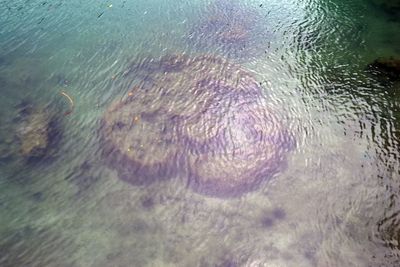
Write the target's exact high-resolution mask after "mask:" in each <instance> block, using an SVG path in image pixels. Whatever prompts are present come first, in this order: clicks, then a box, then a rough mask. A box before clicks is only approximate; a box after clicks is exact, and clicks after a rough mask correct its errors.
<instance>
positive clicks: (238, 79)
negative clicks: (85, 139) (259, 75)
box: [101, 55, 294, 197]
mask: <svg viewBox="0 0 400 267" xmlns="http://www.w3.org/2000/svg"><path fill="white" fill-rule="evenodd" d="M129 74H132V75H133V76H134V81H133V83H132V88H133V89H132V91H130V92H129V93H128V95H127V96H126V97H124V98H123V99H122V100H117V101H115V102H113V103H112V104H111V105H110V107H109V108H108V110H107V111H106V113H105V114H104V117H103V120H102V126H101V136H102V140H103V142H104V151H103V155H104V156H105V158H106V162H107V164H108V166H110V167H111V168H113V169H116V170H117V172H118V175H119V177H120V178H121V179H122V180H124V181H127V182H129V183H132V184H148V183H151V182H154V181H156V180H161V179H168V178H170V177H174V176H177V175H179V176H181V177H185V178H187V183H188V185H189V187H191V188H192V189H194V190H195V191H197V192H200V193H202V194H206V195H212V196H220V197H225V196H226V197H229V196H238V195H241V194H243V193H244V192H248V191H250V190H253V189H255V188H256V187H257V185H258V184H259V183H260V182H262V181H264V180H266V179H268V178H270V177H271V176H272V175H274V174H275V173H276V172H277V171H279V170H280V168H281V167H282V166H284V165H285V164H284V163H285V154H286V152H287V151H288V150H290V149H291V148H292V147H293V144H294V141H293V138H292V137H291V135H290V134H289V133H288V131H286V130H285V128H284V126H283V125H282V124H281V123H280V122H279V120H278V118H277V117H276V115H275V113H274V111H273V110H270V109H269V108H268V107H267V104H266V102H265V99H264V98H263V94H262V88H261V87H260V85H259V84H258V82H257V81H256V79H255V78H254V77H253V75H252V74H251V73H250V72H248V71H246V70H245V69H243V68H242V67H241V66H239V65H236V64H233V63H231V62H229V61H227V60H224V59H222V58H218V57H214V56H209V55H205V56H197V57H193V58H190V57H187V56H184V55H177V56H166V57H164V58H161V60H159V61H151V60H149V61H142V62H140V63H139V64H137V65H135V64H133V65H132V66H131V67H130V69H129V71H127V72H126V75H129Z"/></svg>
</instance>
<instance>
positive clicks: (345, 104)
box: [0, 0, 400, 267]
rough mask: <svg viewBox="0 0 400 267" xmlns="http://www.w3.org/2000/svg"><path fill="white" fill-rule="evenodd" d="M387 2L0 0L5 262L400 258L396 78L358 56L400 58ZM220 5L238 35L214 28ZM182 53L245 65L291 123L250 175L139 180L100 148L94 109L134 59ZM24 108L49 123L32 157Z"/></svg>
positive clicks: (99, 111) (120, 92)
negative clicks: (206, 188) (278, 149)
mask: <svg viewBox="0 0 400 267" xmlns="http://www.w3.org/2000/svg"><path fill="white" fill-rule="evenodd" d="M383 2H384V1H383V0H382V1H378V0H370V1H361V0H357V1H351V2H349V1H339V0H335V1H319V0H308V1H305V0H304V1H301V0H299V1H296V0H290V1H286V2H281V1H264V0H260V1H245V0H241V1H237V2H235V3H230V2H229V1H224V0H222V1H218V0H216V1H211V0H210V1H181V0H178V1H172V0H170V1H166V0H152V1H122V0H116V1H91V0H89V1H80V0H70V1H62V0H59V1H43V0H42V1H35V0H31V1H28V0H25V1H22V0H18V1H6V0H5V1H1V2H0V25H2V26H1V27H0V90H1V93H2V97H1V99H0V103H1V104H0V153H1V154H0V266H7V267H8V266H41V267H43V266H57V267H63V266H68V267H72V266H74V267H81V266H93V267H102V266H268V267H269V266H398V265H399V263H400V260H399V258H398V257H399V248H400V245H399V244H398V242H400V237H399V236H400V234H399V233H400V226H399V222H398V221H399V219H400V217H399V215H398V210H399V207H400V206H399V203H398V196H399V193H400V192H399V188H400V187H399V178H400V171H399V167H400V166H399V138H400V132H399V128H400V102H399V101H400V95H399V94H400V91H399V90H400V85H399V82H398V81H397V83H396V82H395V83H394V84H382V83H381V82H379V81H378V79H376V77H374V76H371V75H369V73H368V72H367V71H365V68H366V66H367V65H368V64H370V63H371V62H372V61H374V60H375V59H376V58H378V57H390V56H393V57H397V58H399V57H400V49H399V47H400V45H399V44H400V33H399V30H398V29H399V28H400V18H397V19H396V15H393V13H391V14H388V12H387V10H385V8H383V7H382V3H383ZM215 10H217V11H218V12H222V13H217V14H218V15H221V14H225V15H226V17H227V18H229V19H228V22H229V23H232V24H233V25H245V26H243V28H241V32H240V33H237V35H235V36H233V37H232V36H231V35H229V34H228V35H221V34H220V33H219V29H221V28H224V27H225V25H224V24H223V23H222V24H218V23H214V22H209V21H213V19H214V20H215V18H214V17H213V15H215V12H216V11H215ZM395 14H396V13H395ZM397 14H398V13H397ZM222 17H224V16H222ZM217 21H218V20H217ZM204 23H205V24H204ZM207 23H208V24H207ZM238 27H239V26H238ZM228 29H229V28H228ZM228 33H231V32H229V31H228ZM241 34H243V35H241ZM216 36H217V37H218V38H220V37H221V36H224V38H227V39H223V41H221V39H218V38H217V37H216ZM238 36H239V37H238ZM241 36H244V37H241ZM229 38H234V41H233V42H232V43H229V40H230V39H229ZM235 38H236V39H235ZM242 38H243V39H242ZM243 40H244V41H243ZM182 54H184V55H185V56H187V57H189V58H196V57H199V56H201V55H203V54H207V55H212V56H216V57H218V58H222V59H224V60H227V61H229V62H233V63H232V64H236V65H237V66H240V68H242V69H244V70H246V71H249V72H251V73H252V75H253V76H254V79H256V80H257V82H258V83H259V84H260V88H261V89H262V93H263V95H264V96H265V102H263V105H264V106H266V107H267V108H268V109H270V110H272V111H273V113H274V114H276V118H277V119H278V120H279V123H280V125H282V127H283V128H285V129H287V131H288V132H289V133H290V136H292V137H293V144H292V146H291V148H290V149H288V151H287V153H285V160H282V162H279V164H277V165H279V168H278V170H276V171H274V173H273V174H271V175H269V176H268V177H267V178H266V179H264V181H263V182H262V183H260V184H257V187H256V188H252V190H248V191H246V192H245V193H243V194H241V195H239V196H236V197H228V198H224V197H218V196H213V195H207V194H202V193H199V192H197V191H196V190H192V188H191V187H190V186H188V184H190V181H188V180H189V179H188V177H186V176H185V175H180V176H178V175H177V177H173V178H171V179H167V180H166V179H159V180H158V179H156V182H153V183H149V184H140V185H134V184H131V183H129V182H126V181H123V180H122V179H120V178H121V177H119V176H120V175H119V173H118V171H117V170H116V168H112V166H111V167H110V166H109V165H108V164H107V163H105V160H104V158H105V156H104V152H103V147H104V142H103V140H102V128H101V124H102V120H104V117H105V116H106V115H107V114H109V113H110V109H109V106H110V105H112V103H114V102H115V101H116V100H117V101H118V100H119V99H123V98H124V97H125V96H126V95H127V94H129V92H130V91H131V90H132V87H133V85H134V83H133V82H132V81H134V80H135V79H138V75H139V74H138V72H136V70H135V68H133V67H132V66H135V64H139V63H140V62H158V61H159V60H160V58H162V57H163V56H168V55H182ZM139 65H140V64H139ZM226 66H228V64H227V65H226ZM172 67H173V66H172ZM204 69H205V72H206V73H207V72H208V71H210V70H208V69H207V66H205V67H204ZM227 69H228V70H227V72H229V71H230V70H229V68H227ZM142 71H143V70H142ZM178 73H179V72H178ZM153 74H154V73H153V72H151V71H149V72H148V75H149V76H153ZM167 77H169V76H168V75H167ZM193 77H198V75H197V74H196V73H195V72H194V73H193ZM186 81H187V80H186ZM184 82H185V81H184ZM177 83H178V82H177ZM179 88H181V87H179ZM61 92H65V93H66V94H67V95H68V96H70V97H72V99H73V104H74V107H73V110H72V112H71V113H70V114H68V115H66V114H65V113H66V112H68V111H69V110H70V108H71V107H70V102H69V99H68V98H67V97H66V96H65V95H62V94H61ZM21 103H25V104H22V105H21ZM26 103H28V104H26ZM29 105H32V106H34V107H35V108H34V110H39V111H40V112H44V114H47V116H50V117H51V118H52V120H54V122H55V124H54V125H55V126H54V132H55V133H54V136H53V138H52V141H51V142H50V141H49V143H48V148H47V149H46V150H45V152H44V155H41V157H38V158H35V159H27V157H26V155H25V156H24V155H23V150H22V148H21V143H23V141H24V140H25V141H26V139H24V138H25V137H26V136H25V137H23V138H21V131H22V130H21V125H23V123H24V119H23V118H22V119H21V106H23V107H24V106H25V107H26V106H29ZM40 112H38V113H40ZM21 121H22V122H21ZM23 136H24V135H23ZM21 139H22V140H21ZM28 141H29V140H28ZM31 142H38V141H37V139H35V138H33V141H31ZM106 157H107V156H106ZM181 168H184V167H181ZM266 176H267V175H266ZM156 178H158V177H156Z"/></svg>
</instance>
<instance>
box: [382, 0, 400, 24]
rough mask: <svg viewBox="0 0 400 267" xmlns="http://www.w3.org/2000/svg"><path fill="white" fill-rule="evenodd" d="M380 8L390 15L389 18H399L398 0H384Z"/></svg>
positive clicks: (399, 6) (399, 4)
mask: <svg viewBox="0 0 400 267" xmlns="http://www.w3.org/2000/svg"><path fill="white" fill-rule="evenodd" d="M381 8H382V9H383V10H384V11H385V12H386V13H387V14H388V16H390V18H391V20H393V21H399V20H400V1H399V0H384V1H383V3H381Z"/></svg>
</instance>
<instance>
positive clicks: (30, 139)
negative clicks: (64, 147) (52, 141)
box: [17, 111, 49, 157]
mask: <svg viewBox="0 0 400 267" xmlns="http://www.w3.org/2000/svg"><path fill="white" fill-rule="evenodd" d="M17 136H18V139H19V140H20V152H21V155H22V156H23V157H41V156H43V155H44V153H45V151H46V149H47V148H48V145H49V117H48V115H47V114H46V113H45V112H43V111H36V112H33V113H32V114H30V115H28V116H27V118H26V119H25V120H24V121H23V122H22V123H21V125H20V126H19V127H18V129H17Z"/></svg>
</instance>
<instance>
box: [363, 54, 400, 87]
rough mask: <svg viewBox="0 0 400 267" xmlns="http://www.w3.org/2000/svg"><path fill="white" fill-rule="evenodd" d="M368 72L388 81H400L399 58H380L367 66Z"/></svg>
mask: <svg viewBox="0 0 400 267" xmlns="http://www.w3.org/2000/svg"><path fill="white" fill-rule="evenodd" d="M367 70H368V71H370V72H372V73H373V74H375V75H376V76H378V78H380V79H385V80H387V81H392V82H394V81H399V80H400V59H399V58H394V57H390V58H378V59H376V60H374V61H373V62H372V63H371V64H369V65H368V66H367Z"/></svg>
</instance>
